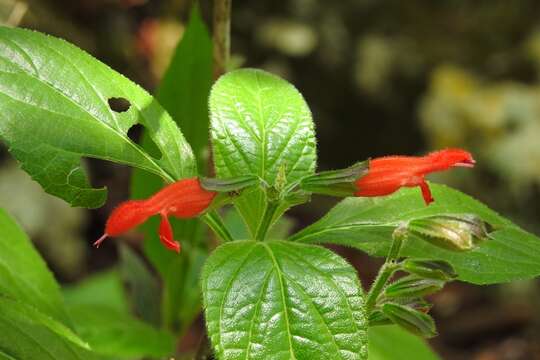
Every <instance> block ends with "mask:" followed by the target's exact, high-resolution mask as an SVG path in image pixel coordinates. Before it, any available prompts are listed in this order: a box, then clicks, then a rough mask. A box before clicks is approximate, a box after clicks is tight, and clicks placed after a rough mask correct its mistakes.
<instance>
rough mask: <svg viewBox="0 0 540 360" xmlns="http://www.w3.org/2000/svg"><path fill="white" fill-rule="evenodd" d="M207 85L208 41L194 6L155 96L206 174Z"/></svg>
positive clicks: (209, 69) (209, 74)
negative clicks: (176, 125) (182, 134)
mask: <svg viewBox="0 0 540 360" xmlns="http://www.w3.org/2000/svg"><path fill="white" fill-rule="evenodd" d="M211 86H212V39H211V37H210V34H209V33H208V30H207V28H206V25H205V24H204V22H203V19H202V18H201V14H200V11H199V7H198V5H197V3H195V4H194V5H193V8H192V10H191V16H190V18H189V23H188V24H187V28H186V31H185V33H184V35H183V37H182V39H181V41H180V42H179V43H178V46H177V48H176V51H175V53H174V55H173V58H172V60H171V63H170V64H169V67H168V68H167V71H166V72H165V75H164V76H163V79H162V80H161V83H160V85H159V88H158V91H157V96H156V97H157V99H158V100H159V102H160V103H161V104H162V105H163V107H164V108H165V109H167V111H168V112H169V114H171V116H172V118H173V119H174V121H176V123H177V124H178V126H180V128H181V129H182V132H183V133H184V136H185V137H186V139H187V141H188V142H189V144H190V145H191V147H192V148H193V152H194V153H195V156H196V159H197V160H198V164H199V172H200V173H202V174H205V173H206V168H207V164H208V152H207V151H206V150H207V147H208V96H209V94H210V87H211Z"/></svg>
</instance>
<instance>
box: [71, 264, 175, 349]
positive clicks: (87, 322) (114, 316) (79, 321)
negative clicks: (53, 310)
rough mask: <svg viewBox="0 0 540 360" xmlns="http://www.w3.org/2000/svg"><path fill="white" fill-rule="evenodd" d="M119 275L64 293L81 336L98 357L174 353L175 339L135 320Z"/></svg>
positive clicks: (106, 275) (89, 281)
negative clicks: (99, 355)
mask: <svg viewBox="0 0 540 360" xmlns="http://www.w3.org/2000/svg"><path fill="white" fill-rule="evenodd" d="M122 287H123V285H122V283H121V279H120V276H119V274H118V272H116V271H109V272H106V273H102V274H98V275H95V276H93V277H91V278H89V279H87V280H85V281H83V282H81V283H79V284H77V285H75V286H72V287H69V288H66V289H64V294H65V298H66V306H67V309H68V312H69V315H70V317H71V318H72V319H73V320H74V322H75V324H76V326H75V327H76V329H77V332H78V333H79V334H80V336H81V337H82V338H83V339H84V340H85V341H87V342H88V343H89V344H90V346H91V348H92V350H94V351H95V352H96V353H99V354H102V355H107V356H113V357H116V358H118V357H119V358H126V359H132V358H140V357H146V356H152V357H162V356H167V355H170V354H171V353H173V351H174V347H175V339H174V337H173V336H172V335H171V334H169V333H167V332H165V331H162V330H158V329H156V328H153V327H152V326H150V325H148V324H146V323H144V322H142V321H140V320H138V319H136V318H134V317H133V316H132V315H131V314H130V313H129V306H128V304H127V299H126V297H125V294H124V292H123V289H122Z"/></svg>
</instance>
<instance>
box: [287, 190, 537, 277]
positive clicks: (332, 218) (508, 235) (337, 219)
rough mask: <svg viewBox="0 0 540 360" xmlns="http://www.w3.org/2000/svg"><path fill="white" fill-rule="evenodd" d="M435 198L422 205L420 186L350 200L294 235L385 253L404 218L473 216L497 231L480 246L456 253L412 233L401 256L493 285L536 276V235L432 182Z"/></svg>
mask: <svg viewBox="0 0 540 360" xmlns="http://www.w3.org/2000/svg"><path fill="white" fill-rule="evenodd" d="M430 186H431V189H432V192H433V196H434V198H435V202H434V203H432V204H431V205H429V206H426V205H425V204H424V203H423V201H422V197H421V195H420V194H419V192H418V189H402V190H400V191H399V192H398V193H396V194H394V195H391V196H387V197H381V198H348V199H345V200H343V201H342V202H341V203H339V204H338V205H337V206H336V207H334V208H333V209H332V210H331V211H330V212H329V213H328V214H327V215H326V216H324V217H323V218H322V219H320V220H319V221H317V222H316V223H314V224H313V225H311V226H309V227H307V228H305V229H304V230H302V231H300V232H299V233H297V234H295V235H293V237H292V240H295V241H299V242H305V243H333V244H341V245H347V246H352V247H355V248H357V249H360V250H363V251H366V252H367V253H369V254H371V255H376V256H385V255H386V254H387V253H388V251H389V248H390V244H391V239H392V237H391V235H392V231H393V230H394V229H395V228H396V226H398V225H399V224H400V223H401V222H403V221H410V220H414V219H422V218H426V217H430V216H434V215H447V214H463V213H467V214H476V215H478V216H479V217H480V218H481V219H482V220H483V221H485V222H487V223H488V224H490V225H491V226H492V227H493V228H494V230H495V231H493V232H491V233H490V235H489V238H488V239H487V240H486V241H484V242H482V243H481V244H479V246H478V247H477V248H475V249H473V250H471V251H468V252H460V253H456V252H453V251H449V250H445V249H442V248H439V247H437V246H434V245H432V244H430V243H428V242H426V241H424V240H421V239H419V238H417V237H415V236H410V237H409V239H408V240H407V242H406V244H405V246H404V249H403V250H402V251H401V255H402V256H407V257H414V258H429V259H439V260H445V261H447V262H448V263H450V264H451V265H452V266H453V267H454V268H455V270H456V272H457V273H458V274H459V279H460V280H463V281H467V282H471V283H475V284H494V283H501V282H507V281H512V280H518V279H529V278H533V277H536V276H538V275H540V239H539V238H538V237H536V236H534V235H532V234H530V233H528V232H526V231H524V230H522V229H521V228H519V227H518V226H516V225H514V224H512V223H511V222H510V221H509V220H507V219H505V218H503V217H501V216H500V215H498V214H497V213H496V212H494V211H492V210H490V209H489V208H487V207H486V206H485V205H483V204H481V203H480V202H478V201H476V200H474V199H473V198H471V197H470V196H467V195H465V194H463V193H460V192H459V191H457V190H454V189H451V188H448V187H445V186H443V185H436V184H431V185H430Z"/></svg>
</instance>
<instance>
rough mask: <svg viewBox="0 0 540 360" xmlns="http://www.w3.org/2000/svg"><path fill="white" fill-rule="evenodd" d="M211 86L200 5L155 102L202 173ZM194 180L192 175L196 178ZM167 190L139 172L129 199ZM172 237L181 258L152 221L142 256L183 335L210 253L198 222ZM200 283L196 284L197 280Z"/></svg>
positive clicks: (148, 144) (185, 223) (147, 144)
mask: <svg viewBox="0 0 540 360" xmlns="http://www.w3.org/2000/svg"><path fill="white" fill-rule="evenodd" d="M211 83H212V41H211V38H210V35H209V34H208V31H207V29H206V26H205V25H204V22H203V20H202V19H201V16H200V13H199V10H198V7H197V5H194V7H193V10H192V12H191V17H190V20H189V23H188V25H187V28H186V31H185V33H184V35H183V36H182V39H181V41H180V42H179V43H178V46H177V48H176V51H175V53H174V56H173V58H172V60H171V63H170V65H169V67H168V69H167V71H166V72H165V75H164V78H163V79H162V82H161V84H160V86H159V89H158V92H157V99H158V100H159V101H160V103H161V104H162V105H163V107H164V108H165V109H167V111H168V112H169V113H170V114H171V116H172V117H173V119H174V121H175V122H176V123H177V124H178V125H179V126H180V127H181V128H182V130H183V131H184V134H185V136H186V139H187V140H188V141H189V143H190V144H191V145H192V147H193V151H194V153H195V154H196V155H197V160H198V164H199V170H200V172H201V173H204V172H205V169H206V162H207V158H208V155H204V154H205V153H206V154H208V151H207V147H208V95H209V93H210V86H211ZM141 145H142V147H143V148H144V149H146V150H148V151H150V152H151V150H152V147H153V144H152V141H151V139H150V136H148V133H147V132H146V131H145V132H144V133H143V137H142V141H141ZM193 175H194V174H193ZM162 186H163V181H162V180H161V179H160V178H159V177H157V176H156V175H153V174H150V173H148V172H146V171H142V170H138V169H135V171H134V173H133V176H132V183H131V196H132V197H133V198H145V197H148V196H150V195H152V194H153V193H155V192H156V191H158V190H159V189H160V188H161V187H162ZM171 223H172V226H173V229H174V235H175V238H176V239H177V240H180V242H181V243H182V246H183V247H184V249H183V251H182V253H181V254H180V255H177V254H175V253H172V252H171V251H169V250H167V249H165V248H164V247H163V246H162V245H161V243H160V242H159V238H158V236H157V228H158V226H159V225H158V221H157V220H154V219H152V221H149V222H148V224H146V225H145V226H144V227H143V231H144V234H145V242H144V251H145V254H146V255H147V256H148V258H149V259H150V261H151V262H152V264H153V265H154V266H155V267H156V268H157V269H158V271H159V273H160V274H161V276H162V277H163V279H164V294H163V312H164V316H163V318H164V320H165V323H166V325H167V326H169V327H172V326H173V325H174V324H176V325H177V326H178V327H179V328H180V330H182V328H185V327H186V326H189V324H190V322H191V321H192V320H193V318H194V317H195V316H196V315H197V314H198V312H199V311H200V307H201V305H200V303H201V300H200V294H199V292H198V289H197V288H196V287H195V288H191V289H190V288H188V287H187V286H185V284H184V282H186V281H187V282H189V283H190V284H191V285H192V284H193V279H192V278H194V279H198V277H199V271H200V269H201V267H202V262H204V260H205V257H203V258H202V259H201V257H202V256H203V255H204V253H205V252H206V250H204V249H199V248H198V247H197V248H195V249H194V250H193V251H191V249H193V247H195V246H200V247H204V246H205V245H204V244H200V245H193V247H191V246H190V245H188V243H193V244H199V243H202V241H201V240H202V239H203V238H204V235H205V234H206V233H205V231H204V228H203V226H202V224H201V222H200V221H199V220H178V219H171ZM195 281H196V280H195Z"/></svg>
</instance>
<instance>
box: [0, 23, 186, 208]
mask: <svg viewBox="0 0 540 360" xmlns="http://www.w3.org/2000/svg"><path fill="white" fill-rule="evenodd" d="M0 49H1V51H0V113H1V114H2V115H1V116H2V118H1V121H0V138H2V139H3V140H4V141H5V142H6V143H7V145H8V147H9V149H10V151H11V153H12V154H13V155H14V156H15V158H17V160H19V161H20V162H21V163H22V167H23V169H24V170H26V171H27V172H28V173H29V174H30V175H31V176H32V177H33V178H34V179H35V180H36V181H38V182H39V183H40V184H41V185H42V186H43V188H44V189H45V191H47V192H48V193H50V194H53V195H56V196H58V197H61V198H62V199H64V200H66V201H67V202H69V203H70V204H72V205H73V206H85V207H99V206H101V205H102V204H103V203H104V202H105V199H106V190H105V189H103V188H102V189H94V188H92V187H91V185H90V184H89V181H88V178H87V176H86V173H85V171H84V169H83V167H82V165H81V158H82V157H85V156H87V157H94V158H98V159H103V160H109V161H114V162H118V163H121V164H126V165H130V166H134V167H138V168H141V169H144V170H146V171H149V172H152V173H154V174H156V175H159V176H160V177H161V178H163V179H165V180H167V181H172V180H174V179H180V178H183V177H187V176H193V175H194V174H195V173H196V164H195V161H194V159H193V154H192V152H191V148H190V147H189V144H188V143H187V142H186V141H185V139H184V137H183V135H182V133H181V132H180V130H179V129H178V127H177V126H176V125H175V124H174V122H173V121H172V119H171V118H170V116H169V115H168V114H167V112H166V111H165V110H164V109H163V108H162V107H161V106H160V105H159V104H158V103H157V102H156V101H155V99H154V98H153V97H152V96H150V95H149V94H148V93H146V92H145V91H144V90H143V89H142V88H140V87H139V86H137V85H135V84H134V83H132V82H131V81H129V80H128V79H126V78H125V77H123V76H122V75H120V74H118V73H116V72H115V71H113V70H112V69H110V68H109V67H108V66H106V65H105V64H103V63H101V62H99V61H98V60H96V59H94V58H93V57H91V56H90V55H88V54H87V53H85V52H84V51H82V50H80V49H78V48H77V47H75V46H73V45H71V44H69V43H67V42H65V41H63V40H60V39H57V38H54V37H52V36H47V35H44V34H40V33H38V32H33V31H29V30H23V29H8V28H0ZM111 99H116V100H119V99H123V100H124V101H126V100H127V102H128V104H129V108H128V109H127V110H126V111H115V110H114V109H113V108H114V107H113V106H111V105H110V101H111ZM135 124H140V125H143V126H144V127H145V128H146V129H147V131H149V133H150V136H151V138H152V140H153V142H154V143H155V144H156V145H157V147H158V149H159V150H160V152H161V154H159V156H158V157H152V156H150V155H149V154H148V153H147V152H146V151H144V150H143V149H141V147H139V146H138V145H136V144H135V143H133V142H132V141H131V140H130V139H129V137H128V135H127V133H128V130H129V129H130V128H131V127H132V126H134V125H135Z"/></svg>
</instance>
